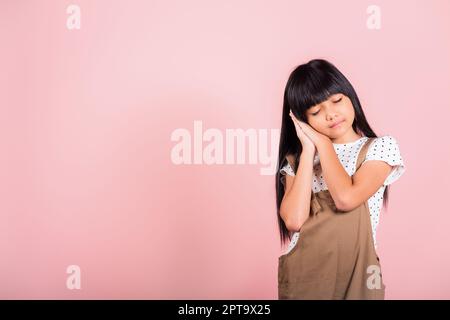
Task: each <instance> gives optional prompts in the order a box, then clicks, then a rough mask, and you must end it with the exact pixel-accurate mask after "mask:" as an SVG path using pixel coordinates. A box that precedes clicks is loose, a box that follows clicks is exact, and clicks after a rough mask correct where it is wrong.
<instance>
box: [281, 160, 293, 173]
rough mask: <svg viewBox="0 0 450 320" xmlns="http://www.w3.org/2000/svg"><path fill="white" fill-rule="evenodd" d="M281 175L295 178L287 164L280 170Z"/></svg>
mask: <svg viewBox="0 0 450 320" xmlns="http://www.w3.org/2000/svg"><path fill="white" fill-rule="evenodd" d="M280 172H281V174H286V173H287V174H288V175H290V176H295V172H294V170H292V167H291V165H290V164H289V163H287V164H286V165H285V166H284V167H283V168H281V169H280Z"/></svg>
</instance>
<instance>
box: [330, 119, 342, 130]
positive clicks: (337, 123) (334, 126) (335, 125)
mask: <svg viewBox="0 0 450 320" xmlns="http://www.w3.org/2000/svg"><path fill="white" fill-rule="evenodd" d="M344 121H345V120H340V121H338V122H336V123H335V124H333V125H332V126H330V128H331V129H333V128H336V127H338V126H339V125H340V124H341V123H342V122H344Z"/></svg>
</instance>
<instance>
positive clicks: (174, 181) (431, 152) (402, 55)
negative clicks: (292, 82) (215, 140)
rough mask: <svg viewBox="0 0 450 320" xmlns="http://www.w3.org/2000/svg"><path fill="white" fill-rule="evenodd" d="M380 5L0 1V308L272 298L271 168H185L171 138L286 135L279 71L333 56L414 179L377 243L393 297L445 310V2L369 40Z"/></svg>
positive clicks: (415, 4)
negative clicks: (10, 302) (74, 23)
mask: <svg viewBox="0 0 450 320" xmlns="http://www.w3.org/2000/svg"><path fill="white" fill-rule="evenodd" d="M70 4H77V5H79V6H80V8H81V29H80V30H68V29H67V28H66V20H67V18H68V16H69V15H68V14H67V13H66V8H67V6H68V5H70ZM371 4H373V3H372V1H360V0H357V1H356V0H354V1H265V2H261V1H256V0H254V1H229V0H227V1H207V0H203V1H143V0H142V1H109V0H108V1H106V0H104V1H99V0H96V1H93V0H92V1H91V0H89V1H88V0H77V1H73V2H72V1H50V0H48V1H43V0H39V1H38V0H35V1H17V0H2V1H1V2H0V40H1V50H0V67H1V69H0V106H1V107H0V112H1V114H0V141H1V142H0V147H1V149H0V150H1V151H0V152H1V157H0V178H1V181H2V183H1V184H0V188H1V191H0V195H1V199H0V261H1V262H0V298H3V299H17V298H26V299H37V298H41V299H49V298H57V299H81V298H83V299H94V298H102V299H103V298H104V299H118V298H122V299H132V298H137V299H183V298H187V299H276V298H277V263H278V256H279V255H280V254H281V253H282V248H280V246H279V238H278V231H277V226H276V212H275V208H276V207H275V189H274V177H273V175H262V174H261V173H260V170H261V168H263V167H267V164H264V163H262V160H261V159H259V160H258V161H259V162H258V163H257V164H249V163H248V161H246V163H245V164H233V165H226V164H216V165H207V164H202V165H198V164H197V165H194V164H192V165H176V164H174V163H173V162H172V161H171V150H172V148H173V147H174V145H175V144H176V143H175V142H173V141H171V139H170V137H171V133H172V132H173V131H174V130H176V129H178V128H186V129H187V130H188V131H189V132H191V134H193V124H194V121H195V120H200V121H202V122H203V127H204V130H206V129H207V128H217V129H219V130H220V131H221V132H222V133H223V134H225V130H226V129H238V128H242V129H244V130H246V129H249V128H255V129H264V130H270V129H279V128H280V124H281V106H282V96H283V90H284V86H285V84H286V80H287V77H288V75H289V73H290V72H291V71H292V69H293V68H294V67H295V66H297V65H298V64H301V63H304V62H307V61H308V60H309V59H313V58H325V59H328V60H330V61H331V62H333V63H334V64H336V66H337V67H338V68H339V69H340V70H342V71H343V73H344V74H345V75H346V76H347V77H348V78H349V80H350V81H351V82H352V84H353V85H354V87H355V89H356V91H357V93H358V95H359V97H360V99H361V102H362V104H363V108H364V111H365V113H366V116H367V118H368V120H369V122H370V124H371V125H372V127H373V129H374V130H375V131H376V133H377V134H378V135H384V134H390V135H393V136H394V137H395V138H396V139H397V141H398V142H399V145H400V150H401V154H402V156H403V159H404V161H405V164H406V166H407V171H406V173H405V174H404V175H403V176H402V177H401V178H400V180H398V181H397V182H395V183H394V184H393V185H392V188H391V191H390V204H389V210H388V211H387V212H383V213H382V216H381V222H380V225H379V228H378V234H377V239H378V252H379V255H380V259H381V261H382V267H383V276H384V278H385V283H386V286H387V291H386V298H387V299H419V298H423V299H432V298H439V299H442V298H445V299H449V298H450V275H449V270H450V248H449V243H450V232H449V223H450V214H449V209H448V205H447V202H445V201H444V200H447V199H448V198H449V196H448V190H449V187H450V185H449V181H450V172H449V170H448V164H449V163H450V148H449V142H448V141H449V140H448V138H447V132H448V129H449V119H450V108H449V107H450V106H449V99H448V94H449V84H450V81H449V80H450V79H449V78H450V59H449V57H450V41H449V39H450V16H449V15H450V2H449V1H447V0H441V1H438V0H434V1H425V0H422V1H410V0H405V1H386V0H384V1H376V4H377V5H379V6H380V8H381V29H380V30H370V29H368V28H367V27H366V21H367V19H368V17H369V14H368V13H366V9H367V7H368V6H369V5H371ZM276 146H278V141H276ZM72 264H75V265H78V266H80V268H81V286H82V288H81V290H69V289H67V287H66V279H67V277H68V276H69V275H68V274H66V268H67V266H69V265H72Z"/></svg>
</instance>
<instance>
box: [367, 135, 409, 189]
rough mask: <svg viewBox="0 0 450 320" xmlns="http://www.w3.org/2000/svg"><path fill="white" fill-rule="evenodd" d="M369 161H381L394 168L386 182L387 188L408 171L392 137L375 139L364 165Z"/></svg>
mask: <svg viewBox="0 0 450 320" xmlns="http://www.w3.org/2000/svg"><path fill="white" fill-rule="evenodd" d="M368 160H380V161H384V162H387V163H388V164H389V165H391V166H392V170H391V173H390V174H389V176H388V177H387V178H386V180H385V181H384V185H385V186H387V185H390V184H391V183H393V182H394V181H396V180H397V179H398V178H400V176H401V175H402V174H403V173H404V172H405V170H406V166H405V164H404V163H403V159H402V156H401V154H400V148H399V146H398V143H397V141H396V140H395V138H394V137H392V136H383V137H379V138H377V139H375V141H373V143H372V144H371V145H370V147H369V150H368V152H367V155H366V158H365V160H364V161H363V163H364V162H366V161H368Z"/></svg>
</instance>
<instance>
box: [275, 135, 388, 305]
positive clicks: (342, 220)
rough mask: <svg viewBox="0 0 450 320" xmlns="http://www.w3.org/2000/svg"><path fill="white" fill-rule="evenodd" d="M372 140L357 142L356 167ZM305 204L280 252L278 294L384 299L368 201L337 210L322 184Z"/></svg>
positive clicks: (290, 296) (312, 297)
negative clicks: (288, 245)
mask: <svg viewBox="0 0 450 320" xmlns="http://www.w3.org/2000/svg"><path fill="white" fill-rule="evenodd" d="M373 140H374V138H369V139H367V141H366V143H365V144H364V145H363V147H362V148H361V151H360V152H359V155H358V160H357V162H356V169H355V172H356V170H358V168H359V167H360V166H361V164H362V162H363V159H365V156H366V153H367V150H368V147H369V145H370V143H371V142H372V141H373ZM310 208H311V209H310V216H309V217H308V220H307V221H306V222H305V223H304V224H303V226H302V227H301V229H300V235H299V239H298V241H297V243H296V245H295V246H294V248H292V249H291V251H289V252H288V253H287V254H284V255H281V256H280V257H279V260H278V299H315V300H319V299H321V300H322V299H326V300H334V299H361V300H366V299H379V300H382V299H384V292H385V285H384V283H383V279H382V276H381V266H380V259H379V257H378V255H377V253H376V250H375V246H374V243H373V237H372V227H371V221H370V212H369V207H368V205H367V201H365V202H364V203H362V204H361V205H360V206H359V207H357V208H355V209H353V210H351V211H340V210H338V209H337V208H336V206H335V204H334V201H333V199H332V197H331V195H330V192H329V191H328V190H324V191H320V192H317V193H314V192H312V194H311V206H310Z"/></svg>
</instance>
